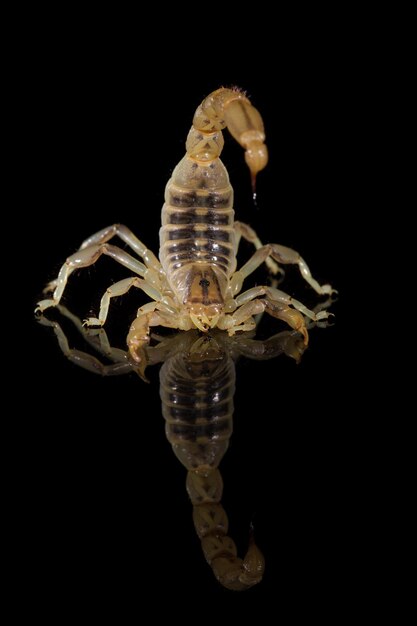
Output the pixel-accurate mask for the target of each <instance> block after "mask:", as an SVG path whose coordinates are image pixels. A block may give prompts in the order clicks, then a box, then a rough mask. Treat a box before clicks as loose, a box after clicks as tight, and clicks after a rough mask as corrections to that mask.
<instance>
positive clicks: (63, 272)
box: [36, 243, 147, 312]
mask: <svg viewBox="0 0 417 626" xmlns="http://www.w3.org/2000/svg"><path fill="white" fill-rule="evenodd" d="M102 254H106V255H108V256H110V257H112V258H113V259H114V260H115V261H117V262H118V263H121V265H124V266H125V267H127V268H128V269H129V270H131V271H133V272H135V274H139V276H144V275H145V272H146V271H147V270H146V267H145V265H144V264H143V263H141V262H140V261H138V260H137V259H135V258H134V257H132V256H131V255H130V254H128V253H127V252H125V251H124V250H121V249H120V248H118V247H117V246H112V245H110V244H108V243H104V244H101V245H91V246H89V247H88V248H85V249H83V250H79V251H78V252H76V253H75V254H73V255H72V256H70V257H68V259H67V260H66V261H65V263H64V265H63V266H62V267H61V269H60V272H59V274H58V278H57V279H56V281H53V284H54V286H55V291H54V294H53V297H52V298H51V299H48V300H41V301H40V302H38V307H37V309H36V310H37V311H41V312H42V311H45V309H47V308H48V307H51V306H56V305H57V304H59V301H60V300H61V297H62V294H63V292H64V289H65V286H66V284H67V281H68V277H69V276H70V274H72V272H73V271H74V270H76V269H79V268H81V267H88V266H89V265H93V263H95V262H96V261H97V259H98V258H99V257H100V256H101V255H102Z"/></svg>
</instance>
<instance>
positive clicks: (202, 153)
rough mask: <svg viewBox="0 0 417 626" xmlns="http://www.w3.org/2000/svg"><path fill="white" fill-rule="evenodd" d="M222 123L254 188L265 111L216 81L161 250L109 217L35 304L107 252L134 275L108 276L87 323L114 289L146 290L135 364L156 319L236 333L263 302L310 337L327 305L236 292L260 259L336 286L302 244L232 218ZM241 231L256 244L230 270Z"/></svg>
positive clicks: (181, 169) (172, 196) (191, 141)
mask: <svg viewBox="0 0 417 626" xmlns="http://www.w3.org/2000/svg"><path fill="white" fill-rule="evenodd" d="M226 127H227V128H228V130H229V132H230V133H231V135H232V136H233V137H234V138H235V139H236V140H237V141H238V143H239V144H240V145H241V146H242V147H243V148H244V149H245V159H246V163H247V165H248V167H249V170H250V173H251V177H252V184H253V187H254V186H255V180H256V175H257V173H258V172H259V171H260V170H262V169H263V168H264V167H265V166H266V164H267V161H268V153H267V148H266V146H265V143H264V141H265V133H264V127H263V122H262V118H261V116H260V114H259V112H258V111H257V110H256V109H255V108H254V107H253V106H252V105H251V103H250V101H249V99H248V98H247V97H246V95H245V94H244V93H243V92H242V91H240V90H238V89H226V88H221V89H218V90H217V91H214V92H213V93H212V94H210V95H209V96H208V97H207V98H206V99H205V100H204V101H203V102H202V104H201V105H200V106H199V107H198V108H197V110H196V112H195V115H194V119H193V124H192V127H191V130H190V132H189V134H188V137H187V142H186V155H185V156H184V158H183V159H182V160H181V161H180V162H179V164H178V165H177V166H176V168H175V169H174V171H173V174H172V177H171V179H170V180H169V181H168V184H167V186H166V189H165V204H164V205H163V208H162V227H161V229H160V250H159V259H158V258H157V257H156V256H155V255H154V254H153V253H152V252H151V251H150V250H148V249H147V247H146V246H145V245H144V244H143V243H142V242H141V241H140V240H139V239H138V238H137V237H136V236H135V235H134V234H133V233H132V231H131V230H129V229H128V228H127V227H126V226H123V225H121V224H114V225H112V226H109V227H107V228H104V229H103V230H100V231H99V232H97V233H96V234H94V235H92V236H91V237H89V238H88V239H86V240H85V241H84V242H83V243H82V244H81V247H80V249H79V250H78V252H76V253H75V254H73V255H72V256H70V257H68V259H67V260H66V262H65V263H64V265H63V266H62V268H61V270H60V272H59V274H58V277H57V279H56V280H54V281H52V282H51V283H49V285H48V286H47V288H46V291H53V296H52V298H50V299H46V300H42V301H40V302H39V303H38V307H37V311H41V312H42V311H44V310H45V309H47V308H48V307H51V306H56V305H57V304H59V302H60V300H61V297H62V294H63V292H64V289H65V286H66V284H67V281H68V277H69V276H70V274H71V273H72V272H73V271H74V270H75V269H78V268H82V267H88V266H89V265H92V264H93V263H95V262H96V261H97V259H98V258H99V257H100V256H101V255H102V254H106V255H108V256H110V257H112V258H113V259H114V260H116V261H117V262H119V263H121V264H122V265H124V266H125V267H126V268H127V269H128V270H130V271H131V272H132V273H133V274H134V276H133V277H130V278H125V279H123V280H121V281H119V282H117V283H115V284H113V285H111V286H110V287H109V288H108V289H107V291H106V292H105V294H104V295H103V297H102V299H101V304H100V311H99V316H98V318H95V317H90V318H88V319H87V320H85V324H86V325H88V326H102V325H103V324H104V323H105V321H106V319H107V314H108V310H109V304H110V300H111V298H113V297H115V296H121V295H123V294H125V293H127V292H128V291H129V289H130V288H131V287H137V288H139V289H141V290H142V291H144V292H145V293H146V294H147V295H148V296H149V297H150V298H151V299H152V302H149V303H147V304H145V305H144V306H142V307H141V308H140V309H139V310H138V312H137V317H136V319H135V320H134V321H133V323H132V325H131V327H130V331H129V334H128V336H127V345H128V349H129V352H130V354H131V356H132V357H133V359H134V360H135V361H136V362H138V363H139V362H141V360H142V358H143V347H144V346H145V345H146V344H147V343H148V342H149V337H150V328H151V327H153V326H165V327H169V328H177V329H180V330H190V329H192V328H198V329H199V330H200V331H202V332H207V331H208V330H209V329H211V328H215V327H217V328H219V329H221V330H225V331H227V332H228V334H229V335H233V334H234V333H236V332H237V331H249V330H252V329H253V328H254V327H255V320H254V316H256V315H258V314H260V313H263V312H264V311H266V312H267V313H269V314H270V315H272V316H273V317H276V318H278V319H281V320H283V321H284V322H286V323H287V324H289V326H290V327H291V328H293V329H295V330H298V331H299V332H300V333H302V335H303V337H304V343H305V344H306V345H307V343H308V332H307V329H306V324H305V319H304V316H306V317H307V318H310V319H312V320H314V321H318V320H320V319H324V318H327V317H328V315H329V313H327V312H326V311H320V312H319V313H317V314H316V313H314V312H313V311H311V310H310V309H308V308H307V307H306V306H304V304H302V303H301V302H299V301H298V300H295V299H294V298H292V297H291V296H289V295H288V294H286V293H285V292H284V291H281V290H279V289H277V288H274V287H270V286H262V285H261V286H256V287H252V288H250V289H248V290H247V291H244V292H241V290H242V286H243V282H244V280H245V279H246V278H247V277H248V276H249V275H250V274H251V273H252V272H253V271H254V270H256V268H258V267H259V266H260V265H261V264H262V263H266V265H267V266H268V268H269V270H270V271H271V272H272V273H273V274H276V273H278V272H280V271H281V272H283V270H282V269H281V268H280V267H279V265H278V263H281V264H297V265H298V267H299V270H300V272H301V274H302V276H303V278H304V279H305V280H306V281H307V283H308V284H309V285H311V287H312V288H313V289H314V290H315V291H316V292H317V293H318V294H320V295H323V294H331V293H332V292H333V291H334V290H333V289H332V288H331V286H330V285H320V284H319V283H318V282H317V281H316V280H315V279H314V278H313V276H312V275H311V272H310V270H309V268H308V266H307V264H306V263H305V261H304V260H303V259H302V258H301V256H300V255H299V254H298V252H296V251H294V250H292V249H290V248H287V247H284V246H281V245H278V244H275V243H270V244H266V245H263V244H262V242H261V241H260V239H259V237H258V236H257V234H256V232H255V231H254V230H253V229H252V228H251V227H250V226H248V225H247V224H244V223H242V222H237V221H234V210H233V189H232V187H231V185H230V182H229V177H228V174H227V171H226V168H225V166H224V165H223V163H222V161H221V160H220V158H219V156H220V153H221V151H222V148H223V144H224V140H223V135H222V130H223V129H224V128H226ZM116 235H117V236H118V237H119V238H120V239H121V240H122V241H123V242H124V243H125V244H127V245H128V246H129V247H130V248H131V249H132V251H133V252H135V253H136V255H137V256H139V257H140V258H141V260H138V259H137V258H135V257H133V256H132V255H130V254H128V253H127V252H126V251H125V250H122V249H121V248H119V247H117V246H114V245H111V244H110V243H109V241H110V239H112V237H114V236H116ZM241 237H243V238H244V239H246V240H247V241H249V242H251V243H252V244H253V245H254V247H255V249H256V250H255V252H254V254H253V256H252V257H251V258H250V259H249V260H248V261H247V262H246V263H245V264H244V265H243V266H242V267H241V268H240V269H236V266H237V263H236V254H237V250H238V246H239V241H240V238H241Z"/></svg>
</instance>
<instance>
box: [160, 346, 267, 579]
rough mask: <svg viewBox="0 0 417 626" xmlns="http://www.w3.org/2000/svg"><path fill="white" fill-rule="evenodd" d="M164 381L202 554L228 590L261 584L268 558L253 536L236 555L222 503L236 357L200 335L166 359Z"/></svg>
mask: <svg viewBox="0 0 417 626" xmlns="http://www.w3.org/2000/svg"><path fill="white" fill-rule="evenodd" d="M160 382H161V386H160V394H161V400H162V414H163V416H164V418H165V421H166V425H165V432H166V436H167V439H168V441H169V442H170V444H171V445H172V448H173V450H174V452H175V454H176V456H177V457H178V459H179V460H180V461H181V463H182V464H183V465H184V466H185V467H186V469H187V470H188V474H187V483H186V486H187V492H188V495H189V496H190V499H191V502H192V505H193V519H194V526H195V529H196V531H197V534H198V536H199V538H200V539H201V545H202V548H203V552H204V555H205V557H206V559H207V562H208V563H209V565H210V566H211V568H212V570H213V572H214V575H215V577H216V578H217V580H218V581H219V582H220V583H221V584H222V585H223V586H224V587H226V588H227V589H233V590H235V591H243V590H244V589H248V588H249V587H252V586H253V585H256V584H257V583H259V582H260V581H261V580H262V576H263V572H264V568H265V562H264V557H263V555H262V553H261V552H260V550H259V548H257V546H256V545H255V543H254V541H253V533H252V532H251V537H250V541H249V549H248V551H247V553H246V556H245V557H244V558H243V559H241V558H239V557H238V556H237V550H236V546H235V543H234V541H233V540H232V539H231V537H229V536H228V534H227V532H228V524H229V522H228V519H227V515H226V512H225V510H224V508H223V507H222V505H221V504H220V500H221V498H222V494H223V481H222V477H221V474H220V471H219V469H218V466H219V464H220V462H221V460H222V458H223V456H224V454H225V452H226V450H227V448H228V445H229V440H230V437H231V435H232V430H233V395H234V392H235V365H234V362H233V359H232V358H231V356H230V355H229V354H226V353H225V352H223V351H222V350H221V348H220V345H219V344H218V343H217V341H216V340H215V339H214V338H213V337H211V338H210V339H207V338H203V337H202V338H200V339H198V340H197V341H196V342H195V343H194V344H193V345H192V347H191V349H189V350H187V351H183V352H181V353H178V354H176V355H174V356H173V357H172V358H170V359H168V360H166V361H165V363H164V364H163V366H162V367H161V371H160Z"/></svg>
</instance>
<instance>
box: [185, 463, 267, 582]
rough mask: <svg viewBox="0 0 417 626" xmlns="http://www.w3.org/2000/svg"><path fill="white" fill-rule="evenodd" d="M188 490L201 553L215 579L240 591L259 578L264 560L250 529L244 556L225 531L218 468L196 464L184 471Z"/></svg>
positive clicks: (221, 484) (224, 514) (225, 520)
mask: <svg viewBox="0 0 417 626" xmlns="http://www.w3.org/2000/svg"><path fill="white" fill-rule="evenodd" d="M187 491H188V495H189V496H190V499H191V502H192V504H193V519H194V526H195V529H196V531H197V534H198V536H199V538H200V539H201V545H202V548H203V552H204V556H205V557H206V560H207V562H208V563H209V565H210V566H211V568H212V570H213V572H214V575H215V577H216V578H217V580H218V581H219V582H220V583H221V584H222V585H223V586H224V587H226V588H227V589H232V590H234V591H243V590H244V589H248V588H249V587H252V586H253V585H256V584H257V583H259V582H260V581H261V580H262V576H263V573H264V569H265V560H264V557H263V554H262V552H261V551H260V550H259V548H258V547H257V545H256V544H255V541H254V538H253V531H251V535H250V539H249V548H248V551H247V553H246V556H245V557H244V559H240V558H239V557H238V556H237V549H236V545H235V543H234V541H233V539H232V538H231V537H229V536H228V535H227V531H228V525H229V522H228V519H227V515H226V511H225V510H224V508H223V507H222V505H221V504H220V499H221V496H222V493H223V481H222V477H221V474H220V472H219V470H218V469H211V468H201V467H200V468H198V469H195V470H190V471H189V472H188V474H187Z"/></svg>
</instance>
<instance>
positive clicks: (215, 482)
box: [39, 299, 331, 591]
mask: <svg viewBox="0 0 417 626" xmlns="http://www.w3.org/2000/svg"><path fill="white" fill-rule="evenodd" d="M330 302H331V300H330V299H329V300H328V302H326V303H324V304H322V305H320V306H321V308H322V309H323V308H324V307H325V306H327V305H328V304H329V303H330ZM317 309H318V312H320V309H319V307H317ZM58 310H59V312H60V313H61V314H62V315H63V316H64V317H66V318H68V319H69V320H70V321H71V322H72V323H73V324H74V325H75V327H76V328H77V330H78V331H79V332H80V333H81V335H82V336H83V338H84V339H85V340H86V341H87V342H88V343H89V344H90V345H91V346H92V347H93V348H94V350H95V351H97V352H99V353H100V354H101V355H103V356H105V357H107V358H108V359H109V360H110V361H111V363H110V364H103V363H102V362H101V360H99V359H98V358H96V357H95V356H94V355H93V354H90V353H88V352H85V351H81V350H78V349H74V348H70V346H69V343H68V339H67V336H66V335H65V333H64V331H63V330H62V327H61V324H60V323H59V322H57V321H52V320H49V319H47V318H46V317H45V316H43V315H42V316H40V318H39V321H40V322H41V323H42V324H43V325H45V326H49V327H51V328H53V330H54V332H55V335H56V337H57V339H58V343H59V346H60V348H61V350H62V352H63V353H64V355H65V356H66V357H67V358H68V359H69V360H70V361H71V362H72V363H75V364H76V365H78V366H80V367H82V368H84V369H86V370H88V371H90V372H93V373H95V374H99V375H102V376H116V375H122V374H128V373H130V372H136V373H137V374H138V375H139V376H141V377H143V372H142V371H141V368H140V367H139V365H138V364H137V363H136V362H135V361H133V360H132V359H131V358H130V355H129V353H128V352H126V351H125V350H121V349H119V348H114V347H112V346H111V345H110V343H109V340H108V338H107V334H106V332H105V330H104V329H90V328H86V327H85V326H83V325H82V324H81V321H80V320H79V318H78V317H77V316H75V315H74V314H73V313H71V312H70V311H68V309H66V308H65V307H63V306H62V305H58ZM312 324H313V323H312V322H308V326H309V327H310V326H311V325H312ZM327 324H328V323H327V322H319V323H318V324H317V326H326V325H327ZM253 334H254V332H253V331H252V333H251V332H248V333H239V334H237V335H235V336H232V337H229V336H228V334H227V333H224V332H222V331H220V330H218V329H214V330H211V331H210V332H209V333H205V334H204V335H202V336H201V334H200V333H199V332H198V331H197V330H196V329H193V330H190V331H189V332H187V333H180V332H177V333H176V334H174V335H172V336H168V337H158V336H157V335H156V336H155V335H154V334H153V335H152V337H153V339H155V341H156V342H157V344H156V345H155V346H153V345H146V346H145V348H144V350H145V351H146V362H147V364H148V365H156V364H158V363H162V367H161V369H160V372H159V381H160V397H161V404H162V415H163V417H164V419H165V433H166V437H167V439H168V441H169V442H170V444H171V446H172V449H173V451H174V453H175V455H176V457H177V458H178V460H179V461H180V462H181V464H182V465H183V466H184V467H185V468H186V470H187V478H186V489H187V492H188V495H189V498H190V500H191V504H192V506H193V521H194V527H195V530H196V532H197V535H198V537H199V539H200V541H201V546H202V550H203V553H204V556H205V558H206V560H207V562H208V564H209V565H210V567H211V568H212V570H213V573H214V575H215V577H216V579H217V580H218V582H219V583H220V584H221V585H222V586H223V587H225V588H227V589H230V590H235V591H244V590H246V589H249V588H250V587H253V586H254V585H256V584H258V583H260V582H261V580H262V578H263V574H264V570H265V559H264V556H263V554H262V552H261V550H260V549H259V547H258V546H257V544H256V543H255V539H254V532H253V528H252V527H251V531H250V535H249V546H248V549H247V552H246V554H245V556H244V557H243V558H240V557H239V556H238V555H237V548H236V545H235V543H234V541H233V539H232V538H231V537H230V535H229V534H228V526H229V522H228V517H227V513H226V511H225V509H224V508H223V506H222V504H221V499H222V494H223V480H222V476H221V473H220V470H219V465H220V462H221V460H222V458H223V456H224V455H225V453H226V451H227V449H228V446H229V441H230V437H231V435H232V430H233V411H234V406H233V398H234V392H235V382H236V368H235V361H236V360H237V359H238V358H239V357H240V356H244V357H246V358H250V359H255V360H269V359H272V358H275V357H277V356H279V355H282V354H285V355H286V356H288V357H291V358H292V359H294V360H295V361H296V362H297V363H298V362H299V361H300V359H301V357H302V355H303V353H304V351H305V349H306V346H305V344H304V341H303V339H302V338H301V336H300V334H299V333H298V332H297V331H294V330H293V331H289V330H288V331H281V332H279V333H277V334H276V335H273V336H272V337H269V338H268V339H265V340H257V339H254V338H253Z"/></svg>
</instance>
